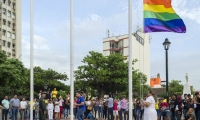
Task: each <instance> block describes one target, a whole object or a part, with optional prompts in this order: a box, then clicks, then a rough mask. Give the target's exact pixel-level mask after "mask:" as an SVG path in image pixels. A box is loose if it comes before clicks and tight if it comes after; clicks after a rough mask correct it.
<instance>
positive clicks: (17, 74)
mask: <svg viewBox="0 0 200 120" xmlns="http://www.w3.org/2000/svg"><path fill="white" fill-rule="evenodd" d="M67 79H68V77H67V75H66V74H62V73H58V72H56V71H54V70H52V69H48V70H44V69H42V68H40V67H35V68H34V92H35V93H34V95H35V96H37V94H38V92H39V90H43V89H44V84H45V83H48V86H49V88H50V89H51V90H52V89H53V88H57V90H63V91H66V92H69V86H66V85H65V84H63V83H62V82H60V81H66V80H67ZM14 94H18V95H23V96H25V97H28V96H29V95H30V70H29V69H27V68H25V67H24V65H23V64H22V62H20V61H19V60H17V59H9V58H7V56H6V55H5V54H3V53H2V52H1V51H0V98H2V97H3V95H9V96H13V95H14Z"/></svg>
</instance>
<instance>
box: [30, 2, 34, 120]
mask: <svg viewBox="0 0 200 120" xmlns="http://www.w3.org/2000/svg"><path fill="white" fill-rule="evenodd" d="M33 19H34V0H30V120H33V112H32V111H33V93H34V86H33V83H34V78H33V76H34V75H33V71H34V70H33V60H34V58H33V54H34V50H33V48H34V36H33V34H34V33H33V31H34V28H33Z"/></svg>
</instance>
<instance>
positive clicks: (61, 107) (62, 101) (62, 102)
mask: <svg viewBox="0 0 200 120" xmlns="http://www.w3.org/2000/svg"><path fill="white" fill-rule="evenodd" d="M63 104H64V100H63V98H62V97H61V96H60V98H59V107H60V119H61V117H62V113H63Z"/></svg>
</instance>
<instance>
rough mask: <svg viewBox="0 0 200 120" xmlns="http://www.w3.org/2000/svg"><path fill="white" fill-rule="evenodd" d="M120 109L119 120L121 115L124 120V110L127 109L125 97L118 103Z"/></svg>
mask: <svg viewBox="0 0 200 120" xmlns="http://www.w3.org/2000/svg"><path fill="white" fill-rule="evenodd" d="M120 104H121V109H120V120H122V114H124V120H126V108H127V100H126V99H125V97H123V99H122V100H121V102H120Z"/></svg>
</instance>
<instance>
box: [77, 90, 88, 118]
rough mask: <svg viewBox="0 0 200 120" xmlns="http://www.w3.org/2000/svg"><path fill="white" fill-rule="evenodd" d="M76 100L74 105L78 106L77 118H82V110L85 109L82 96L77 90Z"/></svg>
mask: <svg viewBox="0 0 200 120" xmlns="http://www.w3.org/2000/svg"><path fill="white" fill-rule="evenodd" d="M76 97H77V102H76V103H75V106H77V107H78V111H77V119H78V120H84V112H85V110H86V107H85V100H84V97H83V96H81V94H80V93H79V92H76Z"/></svg>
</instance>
